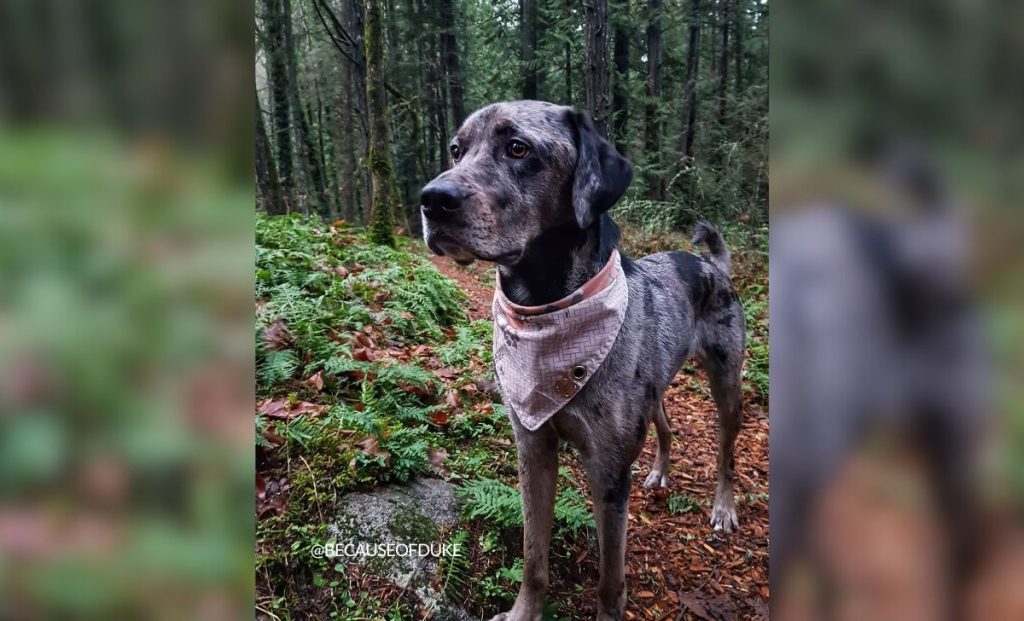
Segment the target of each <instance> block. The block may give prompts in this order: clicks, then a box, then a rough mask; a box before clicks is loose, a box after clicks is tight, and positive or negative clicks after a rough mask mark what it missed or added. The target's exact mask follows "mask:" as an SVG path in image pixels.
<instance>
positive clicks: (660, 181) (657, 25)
mask: <svg viewBox="0 0 1024 621" xmlns="http://www.w3.org/2000/svg"><path fill="white" fill-rule="evenodd" d="M647 11H648V13H647V103H646V105H645V106H644V151H645V153H646V155H647V166H646V167H645V174H646V181H647V183H646V185H647V198H649V199H651V200H664V199H665V180H664V177H663V176H662V175H663V173H662V171H661V118H660V117H659V116H658V102H659V100H660V99H661V0H647Z"/></svg>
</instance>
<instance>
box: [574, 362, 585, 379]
mask: <svg viewBox="0 0 1024 621" xmlns="http://www.w3.org/2000/svg"><path fill="white" fill-rule="evenodd" d="M586 376H587V367H585V366H583V365H581V364H579V365H576V366H574V367H573V368H572V378H573V379H575V380H581V379H583V378H584V377H586Z"/></svg>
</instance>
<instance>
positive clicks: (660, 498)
mask: <svg viewBox="0 0 1024 621" xmlns="http://www.w3.org/2000/svg"><path fill="white" fill-rule="evenodd" d="M431 261H432V262H433V263H434V265H435V266H436V267H437V268H438V269H439V270H440V271H441V272H442V273H443V274H445V275H446V276H448V277H449V278H451V279H453V280H455V281H456V282H457V283H458V284H459V286H460V287H461V289H462V290H463V291H464V292H465V293H466V295H467V296H468V297H469V300H470V303H469V306H468V311H469V314H470V316H471V317H472V318H473V319H489V318H490V303H491V296H492V295H493V291H494V271H493V268H491V267H490V266H488V265H482V264H479V263H475V264H473V265H470V266H468V267H459V266H458V265H456V264H455V263H453V262H452V261H451V260H450V259H447V258H444V257H431ZM665 409H666V413H667V414H668V417H669V421H670V424H671V426H672V430H673V434H674V441H673V452H672V470H671V472H670V475H669V476H670V478H671V485H670V487H669V489H668V490H667V491H651V490H645V489H643V487H642V486H641V484H642V482H643V477H644V476H645V475H646V473H647V471H648V470H649V469H650V464H651V463H652V462H653V460H654V449H655V442H654V438H653V437H649V439H648V442H647V446H646V447H645V449H644V452H643V454H642V455H641V457H640V459H639V461H638V462H637V467H636V468H635V469H634V477H633V479H634V481H633V483H634V485H633V490H632V493H631V494H630V501H629V513H630V516H629V535H628V546H627V550H626V563H627V568H626V574H627V576H628V578H627V579H628V584H629V602H628V604H627V615H626V616H627V618H628V619H673V620H674V619H733V618H736V619H767V618H768V596H769V592H768V417H767V413H766V411H765V410H764V409H763V408H762V407H761V406H759V405H757V404H754V403H752V402H750V400H749V399H748V400H747V403H746V404H745V409H744V414H745V415H744V423H743V429H742V431H741V432H740V436H739V439H738V440H737V447H736V473H737V486H736V499H737V503H738V507H739V518H740V532H739V533H734V534H733V535H731V536H722V535H719V534H716V533H714V532H713V531H712V530H711V528H710V526H709V525H708V520H709V517H710V506H711V502H712V499H713V497H714V488H715V458H716V454H717V450H718V449H717V433H718V431H717V420H716V413H715V408H714V404H713V402H712V401H711V397H710V394H709V392H708V387H707V381H706V380H705V378H704V377H703V374H702V373H701V372H700V371H690V372H687V371H684V372H681V373H680V374H679V375H677V376H676V378H675V380H674V381H673V382H672V386H671V387H670V388H669V390H668V391H667V393H666V395H665ZM651 435H652V436H653V432H651ZM561 463H563V464H565V465H567V466H569V467H570V468H571V469H572V470H573V472H574V475H575V479H576V480H577V481H580V482H581V483H579V484H578V485H579V487H580V488H581V491H582V492H583V493H584V494H585V495H587V494H588V491H587V490H586V483H585V482H584V481H585V480H586V478H585V476H584V475H583V472H582V470H581V469H580V467H579V464H578V463H577V461H576V458H575V456H574V455H573V454H572V453H570V452H566V453H564V455H563V458H562V460H561ZM670 499H672V502H673V504H674V505H676V509H677V511H679V512H678V513H675V514H673V513H672V512H670V511H669V502H670ZM593 549H594V550H596V546H594V547H593ZM595 557H596V553H595V552H593V551H592V550H589V549H587V548H586V546H582V545H581V546H579V547H578V548H577V549H575V550H571V551H570V554H568V555H566V556H563V557H559V556H558V555H557V553H555V554H553V555H552V568H551V569H552V572H551V573H552V590H551V594H550V598H551V599H552V600H554V601H558V602H560V603H562V609H563V610H573V611H574V618H592V617H593V614H594V613H595V612H596V611H595V609H594V607H593V606H594V604H593V602H594V600H595V596H596V593H595V590H596V587H597V565H596V560H597V559H596V558H595ZM578 584H582V585H583V587H584V588H583V591H582V592H577V589H576V586H577V585H578Z"/></svg>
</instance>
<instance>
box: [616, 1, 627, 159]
mask: <svg viewBox="0 0 1024 621" xmlns="http://www.w3.org/2000/svg"><path fill="white" fill-rule="evenodd" d="M615 6H616V9H617V11H616V15H615V16H614V19H613V23H614V24H615V28H614V30H615V43H614V49H613V54H612V55H613V58H614V59H615V81H614V83H613V85H612V119H613V123H612V128H613V134H614V136H615V147H616V148H617V149H618V150H619V153H621V154H622V155H626V149H627V145H628V144H629V140H628V137H627V135H626V131H627V127H628V123H629V34H630V29H629V23H630V21H629V17H630V15H629V0H615Z"/></svg>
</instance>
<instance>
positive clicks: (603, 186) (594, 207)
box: [566, 110, 633, 229]
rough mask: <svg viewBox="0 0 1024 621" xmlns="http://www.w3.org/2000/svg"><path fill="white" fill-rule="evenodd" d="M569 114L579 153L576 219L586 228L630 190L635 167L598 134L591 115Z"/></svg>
mask: <svg viewBox="0 0 1024 621" xmlns="http://www.w3.org/2000/svg"><path fill="white" fill-rule="evenodd" d="M566 114H567V115H568V117H569V118H568V120H569V126H570V127H572V128H573V138H574V140H575V142H576V152H577V153H578V159H577V160H576V173H575V175H574V176H573V182H572V207H573V211H574V212H575V215H576V222H577V223H578V224H579V225H580V228H582V229H585V228H587V227H589V226H590V225H591V224H592V223H593V222H594V220H595V219H597V217H598V216H600V215H601V214H602V213H604V212H606V211H608V210H609V209H611V208H612V205H614V204H615V202H616V201H618V200H619V199H620V198H622V195H623V194H625V193H626V188H628V187H629V184H630V182H631V181H632V180H633V167H632V166H630V164H629V161H628V160H627V159H626V158H624V157H622V156H621V155H619V152H618V150H617V149H616V148H615V146H614V145H612V143H610V142H608V141H607V140H605V139H604V138H602V137H601V135H600V134H599V133H597V129H596V128H595V127H594V123H593V121H591V120H590V115H589V114H587V113H586V112H577V111H576V110H569V111H568V112H567V113H566Z"/></svg>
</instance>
